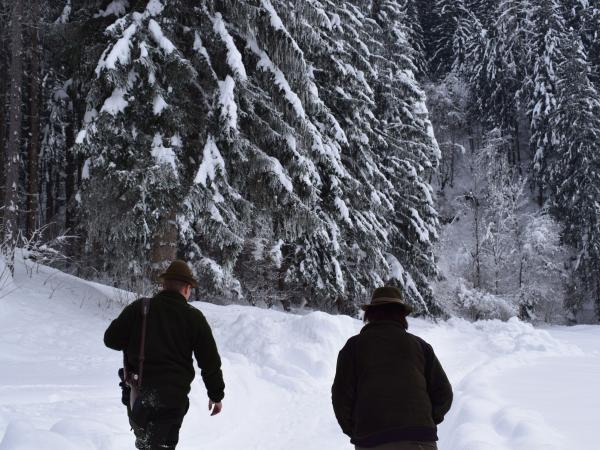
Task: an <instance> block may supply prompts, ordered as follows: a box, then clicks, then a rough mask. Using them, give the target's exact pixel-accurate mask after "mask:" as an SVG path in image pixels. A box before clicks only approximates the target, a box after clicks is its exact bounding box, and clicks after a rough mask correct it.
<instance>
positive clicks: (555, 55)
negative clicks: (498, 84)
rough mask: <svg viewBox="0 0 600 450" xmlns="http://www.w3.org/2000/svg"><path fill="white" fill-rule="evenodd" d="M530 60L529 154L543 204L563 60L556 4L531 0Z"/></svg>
mask: <svg viewBox="0 0 600 450" xmlns="http://www.w3.org/2000/svg"><path fill="white" fill-rule="evenodd" d="M527 28H528V31H527V45H526V48H527V57H526V60H527V62H528V65H530V66H531V69H530V71H529V73H528V74H527V76H526V78H525V81H524V83H523V84H524V86H523V88H522V96H524V97H525V101H526V103H527V105H528V107H527V109H528V115H529V117H530V123H531V137H530V140H529V146H530V150H531V151H532V153H533V154H534V156H533V177H534V179H535V183H536V185H537V190H538V203H539V205H540V206H542V205H543V203H544V196H545V191H546V185H547V179H548V173H547V167H548V160H549V159H550V158H552V157H553V156H554V155H555V152H556V150H555V147H556V143H557V139H558V138H557V136H556V132H555V129H554V126H553V124H552V123H551V119H552V116H553V115H554V114H555V111H556V108H557V106H558V105H557V101H556V94H557V93H556V78H557V73H556V70H557V68H558V65H559V64H560V63H561V62H562V60H563V55H562V48H561V42H562V40H563V39H564V33H565V28H564V20H563V18H562V11H561V5H560V4H559V3H558V2H557V1H556V0H532V8H531V10H530V11H529V16H528V18H527Z"/></svg>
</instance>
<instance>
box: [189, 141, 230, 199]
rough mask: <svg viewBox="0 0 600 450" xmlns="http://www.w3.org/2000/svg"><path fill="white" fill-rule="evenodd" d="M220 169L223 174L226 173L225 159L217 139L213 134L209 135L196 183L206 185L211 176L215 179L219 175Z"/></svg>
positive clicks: (211, 178)
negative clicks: (218, 146) (216, 141)
mask: <svg viewBox="0 0 600 450" xmlns="http://www.w3.org/2000/svg"><path fill="white" fill-rule="evenodd" d="M218 170H221V172H222V174H223V175H224V174H225V161H224V160H223V157H222V156H221V152H219V149H218V148H217V144H216V143H215V139H214V138H213V137H212V136H208V139H207V140H206V145H205V146H204V155H203V158H202V164H200V168H199V169H198V173H197V174H196V178H195V179H194V183H196V184H201V185H202V186H204V187H206V182H207V179H209V178H210V180H211V181H213V180H214V179H215V178H216V176H217V171H218Z"/></svg>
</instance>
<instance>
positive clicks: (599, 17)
mask: <svg viewBox="0 0 600 450" xmlns="http://www.w3.org/2000/svg"><path fill="white" fill-rule="evenodd" d="M561 3H562V4H563V6H564V9H565V10H566V11H567V25H568V26H570V27H572V28H573V29H575V30H578V32H579V35H580V36H581V41H582V43H583V47H584V49H585V51H586V54H587V55H588V60H589V63H590V65H591V67H592V70H591V72H590V75H589V76H590V80H592V82H593V83H594V84H595V85H596V87H598V86H600V0H566V1H564V2H561Z"/></svg>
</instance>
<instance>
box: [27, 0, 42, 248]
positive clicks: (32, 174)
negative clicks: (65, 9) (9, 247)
mask: <svg viewBox="0 0 600 450" xmlns="http://www.w3.org/2000/svg"><path fill="white" fill-rule="evenodd" d="M39 24H40V3H39V0H32V1H31V81H30V86H29V90H30V102H31V110H30V131H31V137H30V139H29V148H28V152H27V156H28V165H29V170H28V175H29V179H28V181H29V183H28V189H27V237H29V238H31V237H32V236H33V234H34V233H35V230H36V229H37V228H38V221H37V216H38V204H39V201H38V199H39V181H38V159H39V158H38V156H39V146H40V54H39V31H38V28H39Z"/></svg>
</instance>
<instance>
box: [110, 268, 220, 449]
mask: <svg viewBox="0 0 600 450" xmlns="http://www.w3.org/2000/svg"><path fill="white" fill-rule="evenodd" d="M160 280H161V282H162V288H163V289H162V291H161V292H159V293H158V294H157V295H155V296H154V297H153V298H152V299H150V301H149V302H147V303H146V305H147V309H146V311H147V314H146V316H145V317H146V326H145V333H143V331H142V330H143V328H144V327H143V321H144V319H143V318H144V315H143V311H144V301H143V299H139V300H136V301H135V302H133V303H132V304H130V305H128V306H127V307H126V308H125V309H124V310H123V312H122V313H121V315H119V317H117V318H116V319H115V320H114V321H113V322H112V323H111V324H110V326H109V327H108V329H107V330H106V333H105V334H104V343H105V344H106V346H107V347H109V348H112V349H114V350H119V351H124V352H125V354H126V366H127V369H128V372H131V373H133V374H136V375H135V376H139V378H142V374H141V373H140V370H139V369H140V366H141V365H140V355H143V358H142V359H143V366H142V367H143V378H142V379H141V388H140V394H139V396H138V397H137V398H136V399H135V401H134V402H132V404H131V405H128V408H127V411H128V415H129V419H130V423H131V426H132V428H133V430H134V432H135V435H136V447H137V448H138V449H144V450H155V449H175V447H176V445H177V442H178V440H179V429H180V427H181V424H182V422H183V417H184V416H185V414H186V413H187V410H188V408H189V401H188V394H189V392H190V386H191V383H192V380H193V379H194V376H195V372H194V367H193V359H192V354H193V355H194V356H195V357H196V361H197V363H198V366H199V367H200V369H201V375H202V380H203V381H204V385H205V386H206V389H207V393H208V398H209V403H208V409H209V411H211V412H212V414H211V415H213V416H214V415H216V414H219V413H220V412H221V409H222V403H221V401H222V400H223V397H224V390H225V384H224V382H223V374H222V372H221V358H220V357H219V353H218V351H217V346H216V344H215V340H214V338H213V335H212V331H211V329H210V326H209V325H208V322H207V321H206V319H205V318H204V315H203V314H202V313H201V312H200V310H198V309H196V308H194V307H192V306H191V305H189V304H188V301H189V299H190V296H191V293H192V288H195V287H197V286H198V282H197V281H196V279H195V278H194V276H193V273H192V271H191V270H190V268H189V266H188V265H187V264H186V263H185V262H184V261H174V262H173V263H171V265H170V266H169V268H168V269H167V270H166V271H165V273H163V274H162V275H161V276H160ZM142 334H145V339H142ZM142 341H143V342H144V345H143V346H141V345H140V344H141V342H142ZM138 374H139V375H138Z"/></svg>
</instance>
